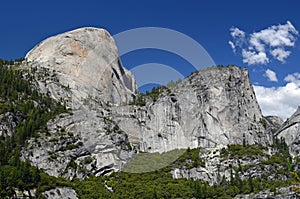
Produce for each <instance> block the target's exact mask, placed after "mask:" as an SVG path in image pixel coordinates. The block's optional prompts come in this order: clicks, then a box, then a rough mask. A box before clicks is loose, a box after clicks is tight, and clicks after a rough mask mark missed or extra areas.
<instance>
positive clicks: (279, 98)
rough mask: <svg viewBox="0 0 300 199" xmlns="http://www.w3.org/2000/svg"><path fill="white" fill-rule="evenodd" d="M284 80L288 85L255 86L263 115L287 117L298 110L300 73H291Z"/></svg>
mask: <svg viewBox="0 0 300 199" xmlns="http://www.w3.org/2000/svg"><path fill="white" fill-rule="evenodd" d="M284 80H285V81H286V82H287V83H286V85H285V86H281V87H277V88H275V87H272V88H267V87H263V86H254V90H255V94H256V98H257V101H258V103H259V105H260V107H261V110H262V113H263V115H265V116H267V115H277V116H279V117H281V118H283V119H286V118H288V117H290V116H291V115H292V114H293V113H294V112H295V111H296V109H297V107H298V106H299V99H300V73H293V74H289V75H287V76H286V77H285V78H284Z"/></svg>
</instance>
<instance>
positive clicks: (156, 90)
mask: <svg viewBox="0 0 300 199" xmlns="http://www.w3.org/2000/svg"><path fill="white" fill-rule="evenodd" d="M179 82H180V80H179ZM163 92H167V93H168V94H170V93H171V90H170V89H169V88H168V87H166V86H158V87H153V88H152V90H151V92H149V91H146V93H145V94H142V93H140V94H138V95H137V97H136V99H135V100H134V101H133V102H131V103H130V105H137V106H145V105H146V99H151V100H152V101H153V102H156V100H157V99H158V97H159V96H160V94H162V93H163Z"/></svg>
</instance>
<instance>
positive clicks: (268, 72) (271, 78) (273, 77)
mask: <svg viewBox="0 0 300 199" xmlns="http://www.w3.org/2000/svg"><path fill="white" fill-rule="evenodd" d="M265 76H267V77H268V79H269V81H271V82H278V79H277V76H276V73H275V72H274V71H272V70H270V69H267V70H266V72H265Z"/></svg>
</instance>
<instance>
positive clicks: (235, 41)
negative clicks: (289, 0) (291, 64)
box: [228, 21, 298, 65]
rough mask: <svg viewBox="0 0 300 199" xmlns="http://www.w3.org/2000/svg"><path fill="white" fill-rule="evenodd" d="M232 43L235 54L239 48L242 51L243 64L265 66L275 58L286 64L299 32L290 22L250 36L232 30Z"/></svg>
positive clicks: (241, 31)
mask: <svg viewBox="0 0 300 199" xmlns="http://www.w3.org/2000/svg"><path fill="white" fill-rule="evenodd" d="M230 34H231V37H232V41H229V42H228V43H229V45H230V46H231V48H232V49H233V51H234V52H237V50H238V48H239V49H240V50H241V54H242V57H243V62H244V63H246V64H248V65H254V64H262V65H265V64H267V63H269V62H270V59H271V58H273V59H275V60H278V61H280V62H285V60H286V59H287V58H288V56H289V55H290V54H291V51H290V50H288V48H290V47H294V46H295V43H296V40H297V37H298V31H297V30H296V29H295V27H294V26H293V25H292V23H291V22H290V21H287V22H286V24H283V25H281V24H279V25H273V26H270V27H268V28H266V29H263V30H260V31H258V32H253V33H252V34H250V35H249V36H247V34H246V33H245V32H244V31H243V30H240V29H239V28H236V27H232V28H231V29H230Z"/></svg>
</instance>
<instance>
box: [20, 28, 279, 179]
mask: <svg viewBox="0 0 300 199" xmlns="http://www.w3.org/2000/svg"><path fill="white" fill-rule="evenodd" d="M26 62H27V64H25V65H24V66H23V69H24V70H25V71H27V74H30V73H33V74H34V75H33V77H32V78H33V79H34V81H33V82H35V86H36V87H38V88H39V89H40V91H41V92H43V93H45V94H48V95H49V96H51V97H52V98H54V99H56V100H58V101H61V102H62V103H64V104H65V105H66V106H67V107H68V108H69V109H70V111H69V113H68V114H63V115H60V116H59V117H57V118H56V119H54V120H52V121H49V123H48V129H49V133H48V134H47V135H43V136H40V137H38V138H35V139H31V140H30V141H29V142H28V146H27V147H26V148H24V149H23V151H22V158H23V159H27V160H29V161H30V163H31V164H32V165H36V166H38V167H39V168H43V169H44V171H46V172H47V173H49V174H50V175H54V176H65V177H67V178H74V177H78V178H84V177H85V176H88V175H90V174H95V175H96V176H99V175H105V174H107V173H111V172H112V171H118V170H120V169H121V168H122V167H123V166H124V164H126V162H127V161H128V160H129V159H130V158H131V157H132V155H133V154H134V153H138V152H139V151H143V152H165V151H170V150H173V149H178V148H184V149H186V148H197V147H204V148H216V147H217V148H218V147H222V146H226V145H228V144H256V143H259V144H262V145H268V144H272V143H273V140H272V133H271V131H269V130H266V129H265V126H264V119H263V117H262V114H261V111H260V108H259V106H258V103H257V101H256V98H255V94H254V91H253V88H252V84H251V82H250V80H249V77H248V72H247V70H246V69H242V68H238V67H235V66H229V67H213V68H209V69H207V70H204V71H199V72H196V73H194V74H192V75H191V76H190V77H188V78H187V79H185V80H184V81H182V82H181V83H179V84H177V85H176V86H175V87H172V88H166V89H160V90H159V92H158V93H157V96H156V97H155V98H151V97H145V99H144V100H145V101H146V104H145V105H143V106H139V105H134V103H133V104H132V103H131V105H129V104H130V102H133V101H134V99H136V98H137V97H135V95H136V92H137V90H136V85H135V80H134V78H133V76H132V75H131V74H130V72H129V71H127V70H126V69H125V68H124V67H123V66H122V64H121V62H120V60H119V57H118V54H117V49H116V46H115V44H114V41H113V39H112V38H111V36H110V35H109V34H108V33H107V32H106V31H105V30H103V29H96V28H82V29H77V30H74V31H71V32H67V33H64V34H60V35H58V36H54V37H51V38H49V39H46V40H45V41H43V42H42V43H40V44H39V45H38V46H36V47H35V48H34V49H33V50H31V51H30V52H29V53H28V54H27V55H26Z"/></svg>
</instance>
